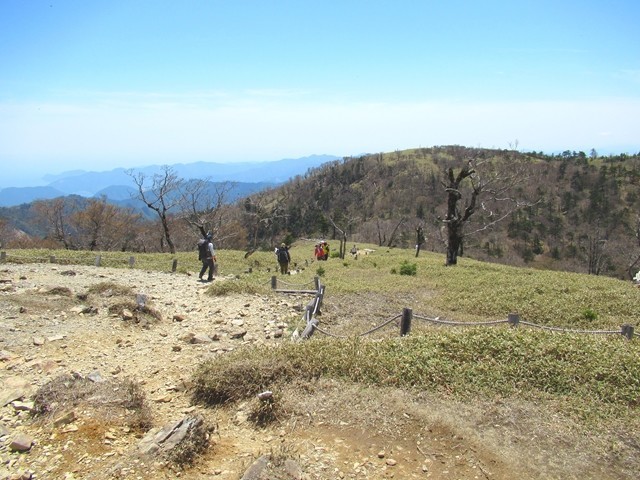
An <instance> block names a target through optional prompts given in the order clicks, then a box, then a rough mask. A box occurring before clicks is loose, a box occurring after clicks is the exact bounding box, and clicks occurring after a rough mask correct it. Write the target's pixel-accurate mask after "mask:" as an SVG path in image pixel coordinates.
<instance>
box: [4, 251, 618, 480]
mask: <svg viewBox="0 0 640 480" xmlns="http://www.w3.org/2000/svg"><path fill="white" fill-rule="evenodd" d="M221 281H225V279H224V278H218V279H216V280H215V282H221ZM207 288H208V284H206V283H200V282H198V281H197V277H196V276H195V274H193V275H185V274H177V273H174V274H171V273H161V272H149V271H144V270H137V269H110V268H98V267H91V266H75V265H74V266H62V265H52V264H25V265H15V264H3V265H0V381H1V382H2V386H3V388H2V391H1V393H0V400H1V403H0V462H1V463H0V479H18V478H19V479H30V478H32V479H47V480H49V479H67V480H69V479H110V478H122V479H169V478H187V479H195V480H199V479H211V478H215V479H220V480H230V479H240V478H245V479H250V478H253V479H254V480H257V479H265V478H266V479H286V478H288V479H295V478H297V479H308V480H311V479H340V478H360V479H383V478H396V479H411V478H432V479H444V478H447V479H463V480H464V479H508V478H542V477H540V472H545V471H546V472H547V473H548V472H549V471H554V469H556V470H557V471H558V472H560V473H561V474H562V475H559V476H557V477H556V476H555V475H543V477H544V478H561V477H564V478H580V476H581V472H582V471H584V470H581V469H582V468H587V470H586V471H593V470H589V469H592V466H591V465H588V466H587V467H584V466H580V467H579V468H575V465H569V466H567V465H555V466H554V460H553V455H552V454H551V453H550V452H546V450H545V448H544V447H545V445H544V442H542V446H539V447H538V448H537V449H536V450H535V451H533V450H531V451H529V452H528V454H527V458H526V459H525V458H523V457H522V456H521V455H522V452H521V450H519V449H520V448H521V447H522V445H521V444H519V440H521V439H522V438H524V437H526V436H530V435H536V434H539V435H540V436H542V434H541V431H542V429H543V426H544V425H543V424H544V422H545V419H544V417H538V418H535V419H527V417H528V416H529V413H530V412H528V411H526V410H524V409H523V410H522V411H519V410H518V408H517V406H515V405H502V406H500V405H498V406H496V405H493V406H492V407H491V409H484V408H483V406H481V405H479V406H477V408H474V409H465V408H464V407H463V406H459V405H454V404H448V405H442V404H436V403H430V402H431V399H430V398H428V397H427V396H424V397H422V398H410V397H408V396H406V395H404V394H403V393H402V392H394V391H385V390H371V389H364V388H362V387H359V386H345V385H342V384H337V383H335V382H331V381H325V380H322V381H319V382H318V383H317V384H315V385H307V386H302V387H301V386H292V390H296V391H297V392H298V395H297V396H295V395H292V396H291V399H290V403H289V405H290V407H289V411H288V412H287V415H286V416H285V417H283V418H280V419H278V420H279V421H278V422H275V423H274V424H271V425H269V426H268V427H263V428H258V427H256V426H255V425H254V424H252V423H251V422H249V421H248V419H247V417H248V409H249V406H248V405H247V404H246V403H242V404H239V405H238V404H236V405H230V406H228V407H225V408H219V409H215V410H214V409H211V408H206V407H204V406H201V405H194V404H193V403H192V398H191V395H190V382H191V378H192V374H193V372H194V369H195V368H196V367H197V366H198V364H199V363H200V362H202V361H203V360H206V359H210V358H215V357H216V356H219V355H224V354H225V353H226V352H229V351H232V350H234V349H238V348H243V347H246V346H247V345H251V344H257V343H267V344H277V343H279V342H284V341H291V339H290V335H291V332H292V331H293V330H294V329H295V326H296V325H295V323H296V322H298V321H299V320H300V319H301V317H302V313H301V309H302V306H303V305H304V304H306V302H307V301H308V297H307V298H305V297H303V296H299V297H296V296H284V295H282V296H277V295H230V296H225V297H212V296H210V295H207V294H206V291H207ZM123 298H128V299H129V302H132V305H133V306H132V305H131V304H129V305H123V304H122V300H123ZM326 302H329V303H330V300H326ZM141 304H144V305H145V307H147V312H148V313H149V314H148V315H141V314H139V313H137V312H136V311H135V308H134V307H135V306H136V305H138V306H140V305H141ZM330 308H331V307H330V306H329V307H327V309H328V310H330ZM154 314H155V315H156V316H155V317H154V316H153V315H154ZM61 378H66V379H68V380H65V381H66V382H73V379H82V380H83V381H84V380H87V379H88V381H89V382H94V383H96V384H101V383H102V382H104V385H108V386H109V388H111V390H112V392H111V393H112V395H115V396H118V395H121V394H124V390H126V388H127V387H126V385H127V383H126V382H128V381H131V382H134V383H135V384H136V385H138V386H139V387H140V389H141V390H142V394H143V395H144V398H145V399H146V404H147V405H148V406H149V412H148V413H149V418H150V424H149V425H145V427H144V428H142V427H140V425H137V426H136V425H133V424H132V422H131V421H130V418H131V409H130V408H128V407H127V406H126V405H124V406H123V403H122V402H120V403H117V402H115V403H109V401H108V399H107V400H104V401H102V400H100V399H101V398H103V397H101V396H100V395H102V394H100V395H99V394H98V393H95V392H94V393H93V396H92V397H91V399H89V400H91V401H85V402H78V403H76V404H72V405H71V406H70V405H68V404H67V405H64V407H65V408H61V409H60V410H57V411H55V413H53V414H50V415H40V416H34V412H33V410H34V409H35V408H37V403H38V402H37V401H35V400H36V396H37V394H38V393H40V394H41V397H42V391H43V388H45V386H47V385H50V384H51V382H52V381H55V380H56V379H61ZM119 389H120V390H119ZM96 392H97V390H96ZM114 392H116V393H114ZM105 398H106V397H105ZM96 399H97V400H96ZM99 400H100V401H99ZM296 402H297V404H296ZM59 403H61V402H58V401H56V399H53V400H52V401H51V407H52V410H54V408H53V407H55V406H56V405H57V404H59ZM292 405H293V407H292ZM184 418H203V419H204V420H205V422H206V424H207V426H208V427H207V428H208V432H209V433H208V435H209V444H208V446H207V448H206V449H205V451H204V452H203V453H202V455H201V456H199V457H198V458H197V459H196V461H195V463H194V464H193V465H192V466H189V467H187V468H185V469H179V468H177V467H175V466H172V464H171V463H168V462H167V461H166V460H165V459H164V458H162V457H161V456H159V455H153V454H152V455H144V454H142V453H141V450H142V447H141V445H142V444H143V439H144V437H145V434H147V431H148V430H149V429H152V430H150V431H151V432H152V433H153V432H155V431H157V430H158V429H159V428H161V427H163V426H166V425H169V424H171V423H172V422H177V421H180V420H181V419H184ZM515 418H517V419H519V420H521V422H520V421H518V424H519V426H518V429H521V430H522V432H521V434H519V435H516V434H514V433H513V430H514V428H512V427H513V423H514V419H515ZM549 421H550V422H551V421H553V419H549ZM479 425H480V426H482V428H478V426H479ZM509 425H511V427H509ZM525 427H526V428H525ZM508 428H510V431H511V433H509V434H508V435H507V434H505V432H506V431H507V429H508ZM147 438H148V435H147ZM550 442H551V443H554V442H555V439H552V441H550ZM545 452H546V453H545ZM265 455H268V456H270V457H269V458H270V459H271V460H272V463H278V462H276V460H278V459H279V460H281V461H280V469H279V470H278V473H273V470H270V472H271V473H267V470H264V471H263V472H262V473H260V468H259V467H260V462H262V461H263V460H264V459H265V458H266V457H264V456H265ZM261 458H262V459H263V460H261ZM284 460H289V461H288V462H285V461H284ZM563 461H564V460H563ZM575 461H576V462H578V460H575ZM256 462H257V463H256ZM556 463H557V461H556ZM578 463H579V462H578ZM536 464H537V465H540V464H544V465H546V466H547V467H546V468H547V470H545V469H544V468H542V469H541V468H536V467H535V465H536ZM252 465H253V467H252ZM549 469H551V470H549ZM567 471H573V472H575V476H572V475H566V473H567ZM252 472H253V473H252ZM601 478H624V475H621V476H617V475H608V474H604V475H603V476H601Z"/></svg>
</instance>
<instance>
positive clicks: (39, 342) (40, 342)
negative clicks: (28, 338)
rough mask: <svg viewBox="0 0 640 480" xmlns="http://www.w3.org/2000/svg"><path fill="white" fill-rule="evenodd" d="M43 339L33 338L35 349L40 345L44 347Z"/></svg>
mask: <svg viewBox="0 0 640 480" xmlns="http://www.w3.org/2000/svg"><path fill="white" fill-rule="evenodd" d="M44 342H45V340H44V337H33V344H34V345H35V346H36V347H41V346H42V345H44Z"/></svg>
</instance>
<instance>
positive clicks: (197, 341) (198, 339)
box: [190, 333, 213, 344]
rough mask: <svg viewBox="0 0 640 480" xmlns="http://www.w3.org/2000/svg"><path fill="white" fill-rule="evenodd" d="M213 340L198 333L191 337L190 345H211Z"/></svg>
mask: <svg viewBox="0 0 640 480" xmlns="http://www.w3.org/2000/svg"><path fill="white" fill-rule="evenodd" d="M212 341H213V340H211V338H210V337H209V335H205V334H204V333H198V334H196V335H194V336H193V338H192V339H191V342H190V343H195V344H202V343H211V342H212Z"/></svg>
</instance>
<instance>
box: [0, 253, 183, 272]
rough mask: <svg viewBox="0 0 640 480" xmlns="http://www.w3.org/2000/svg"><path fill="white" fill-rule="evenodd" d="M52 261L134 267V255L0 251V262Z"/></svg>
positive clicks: (174, 266)
mask: <svg viewBox="0 0 640 480" xmlns="http://www.w3.org/2000/svg"><path fill="white" fill-rule="evenodd" d="M9 262H11V263H54V264H58V265H93V266H95V267H101V266H109V267H110V266H117V267H120V266H123V265H126V266H128V267H129V268H135V267H136V257H135V256H130V257H129V258H122V257H121V256H118V257H116V256H108V255H104V254H97V255H95V254H90V253H86V254H80V253H79V254H78V255H76V256H75V257H74V258H69V257H64V258H58V257H56V256H55V255H48V256H42V257H34V256H28V257H27V256H20V255H14V254H12V255H11V257H9V256H8V255H7V252H5V251H2V252H0V263H9ZM170 269H171V272H173V273H175V272H176V271H177V269H178V260H177V259H175V258H174V259H172V261H171V267H170Z"/></svg>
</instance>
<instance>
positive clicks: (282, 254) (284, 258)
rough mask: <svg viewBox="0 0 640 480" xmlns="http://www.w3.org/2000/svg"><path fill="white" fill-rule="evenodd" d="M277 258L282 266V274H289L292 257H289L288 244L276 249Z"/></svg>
mask: <svg viewBox="0 0 640 480" xmlns="http://www.w3.org/2000/svg"><path fill="white" fill-rule="evenodd" d="M276 258H277V259H278V264H279V265H280V273H281V274H283V275H286V274H287V273H289V262H290V261H291V255H289V247H287V244H286V243H283V244H282V245H280V248H276Z"/></svg>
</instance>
